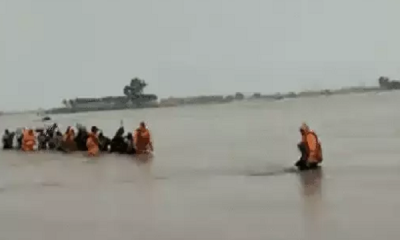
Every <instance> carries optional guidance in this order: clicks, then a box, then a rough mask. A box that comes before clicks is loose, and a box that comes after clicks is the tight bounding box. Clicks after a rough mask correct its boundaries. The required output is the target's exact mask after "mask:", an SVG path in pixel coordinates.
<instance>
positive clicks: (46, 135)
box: [2, 122, 154, 157]
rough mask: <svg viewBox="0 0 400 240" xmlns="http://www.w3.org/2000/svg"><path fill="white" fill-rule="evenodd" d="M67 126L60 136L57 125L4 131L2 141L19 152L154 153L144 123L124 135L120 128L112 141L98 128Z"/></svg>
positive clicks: (6, 146) (6, 147)
mask: <svg viewBox="0 0 400 240" xmlns="http://www.w3.org/2000/svg"><path fill="white" fill-rule="evenodd" d="M76 128H77V132H75V130H74V128H73V127H71V126H69V127H67V129H66V131H65V133H64V134H63V133H61V131H60V130H59V128H58V126H57V124H56V123H55V124H53V125H52V126H50V127H48V128H46V129H44V128H37V129H30V128H21V129H17V130H16V131H15V132H10V131H9V130H8V129H6V130H5V132H4V135H3V138H2V141H3V149H5V150H6V149H18V150H22V151H25V152H32V151H41V150H54V151H61V152H75V151H85V152H87V154H88V156H92V157H93V156H98V155H99V154H100V153H101V152H109V153H120V154H147V153H150V152H152V151H153V150H154V149H153V143H152V138H151V134H150V131H149V129H148V128H147V126H146V124H145V123H144V122H141V123H140V126H139V127H138V128H137V129H136V130H135V131H134V132H133V133H131V132H128V133H127V134H126V135H125V129H124V127H120V128H119V129H118V130H117V132H116V133H115V135H114V137H113V138H109V137H106V136H104V135H103V133H102V131H101V130H100V129H98V128H97V127H96V126H92V127H91V129H90V131H87V129H86V128H85V127H84V126H82V125H77V127H76Z"/></svg>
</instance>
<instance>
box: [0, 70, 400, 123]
mask: <svg viewBox="0 0 400 240" xmlns="http://www.w3.org/2000/svg"><path fill="white" fill-rule="evenodd" d="M132 81H135V80H132ZM378 82H379V85H378V86H369V87H365V86H362V87H361V86H359V87H344V88H340V89H334V90H330V89H325V90H315V91H302V92H297V93H296V92H288V93H275V94H266V95H263V94H261V93H254V94H253V95H251V96H245V95H244V94H242V93H240V92H237V93H236V94H234V95H228V96H224V95H212V96H194V97H186V98H177V97H170V98H166V99H161V100H160V101H155V100H154V101H147V102H146V101H145V102H143V101H142V102H140V103H135V102H133V103H132V102H130V104H128V105H127V104H125V105H124V104H115V102H112V101H113V100H115V99H118V100H121V99H122V101H124V100H123V98H124V97H104V98H95V99H84V98H80V99H76V100H70V102H71V101H75V102H78V103H77V104H75V105H72V104H69V106H68V104H65V105H66V107H60V108H51V109H48V110H44V109H40V110H37V111H14V112H0V116H1V115H18V114H38V115H39V113H40V114H41V115H42V116H43V114H44V115H54V114H73V113H84V112H98V111H113V110H128V109H132V110H133V109H144V108H166V107H181V106H188V105H214V104H226V103H231V102H238V101H248V100H267V101H279V100H283V99H297V98H307V97H318V96H332V95H348V94H357V93H368V92H387V91H395V90H400V81H391V80H389V78H387V77H380V78H379V80H378ZM153 96H155V95H153ZM156 98H157V97H156V96H155V97H154V99H156ZM110 99H111V102H110ZM125 99H126V98H125ZM107 101H108V102H107ZM125 101H126V100H125ZM63 102H64V103H65V102H67V101H66V100H64V101H63Z"/></svg>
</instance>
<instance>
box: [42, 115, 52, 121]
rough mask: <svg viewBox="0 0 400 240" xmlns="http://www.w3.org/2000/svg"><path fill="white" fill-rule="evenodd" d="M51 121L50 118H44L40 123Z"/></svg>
mask: <svg viewBox="0 0 400 240" xmlns="http://www.w3.org/2000/svg"><path fill="white" fill-rule="evenodd" d="M46 121H51V117H49V116H46V117H43V118H42V122H46Z"/></svg>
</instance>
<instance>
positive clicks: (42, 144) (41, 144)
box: [37, 131, 47, 150]
mask: <svg viewBox="0 0 400 240" xmlns="http://www.w3.org/2000/svg"><path fill="white" fill-rule="evenodd" d="M37 140H38V150H46V149H47V136H46V134H45V133H44V131H40V132H39V135H38V136H37Z"/></svg>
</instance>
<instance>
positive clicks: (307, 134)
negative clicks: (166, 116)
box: [3, 122, 323, 170]
mask: <svg viewBox="0 0 400 240" xmlns="http://www.w3.org/2000/svg"><path fill="white" fill-rule="evenodd" d="M124 134H125V130H124V128H123V127H120V128H119V129H118V130H117V132H116V133H115V135H114V137H113V138H112V139H110V138H108V137H106V136H104V135H103V133H102V132H101V131H100V130H99V129H98V128H97V127H96V126H93V127H91V129H90V131H87V130H86V128H85V127H83V126H80V125H78V126H77V133H75V130H74V128H72V127H68V128H67V130H66V131H65V133H64V134H62V133H61V132H60V130H59V129H58V126H57V124H53V125H52V126H51V127H49V128H47V129H18V130H17V131H16V132H10V131H8V130H5V133H4V135H3V149H20V150H22V151H26V152H30V151H35V150H47V149H48V150H55V151H62V152H73V151H86V152H87V154H88V155H89V156H97V155H99V153H100V152H110V153H120V154H145V153H149V152H152V151H153V143H152V138H151V134H150V131H149V130H148V128H147V127H146V124H145V123H144V122H141V123H140V126H139V127H138V128H137V129H136V130H135V131H134V132H133V133H131V132H128V133H127V134H126V135H124ZM300 134H301V141H300V143H299V144H298V145H297V146H298V149H299V151H300V153H301V157H300V159H299V160H298V161H297V162H296V164H295V166H296V167H297V168H298V169H299V170H309V169H315V168H317V167H318V166H319V164H320V163H321V162H322V160H323V157H322V147H321V143H320V141H319V139H318V136H317V134H316V133H315V132H314V131H312V130H311V129H310V128H309V127H308V125H307V124H305V123H303V124H302V125H301V127H300ZM15 140H16V146H14V141H15Z"/></svg>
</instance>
